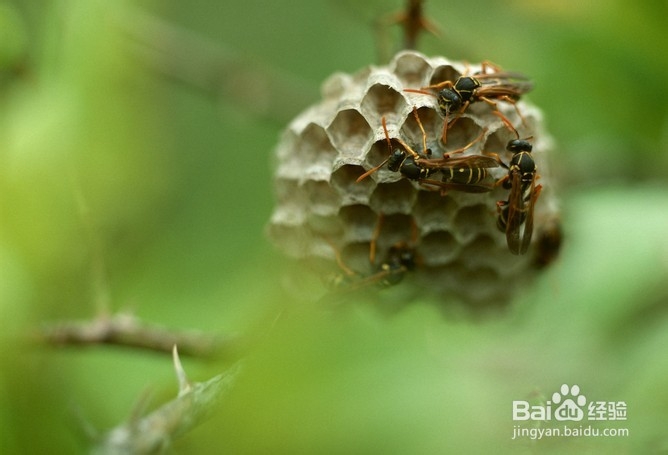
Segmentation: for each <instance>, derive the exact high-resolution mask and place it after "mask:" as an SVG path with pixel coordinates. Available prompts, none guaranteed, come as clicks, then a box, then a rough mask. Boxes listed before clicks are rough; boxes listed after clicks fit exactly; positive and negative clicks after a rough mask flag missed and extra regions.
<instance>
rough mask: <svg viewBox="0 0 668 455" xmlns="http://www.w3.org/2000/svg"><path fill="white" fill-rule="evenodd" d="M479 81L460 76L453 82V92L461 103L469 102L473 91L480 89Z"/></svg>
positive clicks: (470, 77)
mask: <svg viewBox="0 0 668 455" xmlns="http://www.w3.org/2000/svg"><path fill="white" fill-rule="evenodd" d="M481 86H482V84H480V81H479V80H478V79H476V78H475V77H472V76H462V77H460V78H459V79H457V82H455V90H456V91H457V92H459V96H460V98H461V100H462V101H463V102H466V101H469V100H470V99H471V97H472V96H473V92H474V91H475V89H477V88H479V87H481Z"/></svg>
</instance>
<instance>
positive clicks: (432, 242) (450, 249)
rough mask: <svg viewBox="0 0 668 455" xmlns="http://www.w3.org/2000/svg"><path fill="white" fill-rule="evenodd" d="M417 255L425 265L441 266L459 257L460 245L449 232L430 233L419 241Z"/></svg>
mask: <svg viewBox="0 0 668 455" xmlns="http://www.w3.org/2000/svg"><path fill="white" fill-rule="evenodd" d="M418 253H419V255H420V258H421V260H422V262H423V263H424V264H425V265H427V266H431V267H434V266H442V265H445V264H448V263H450V262H453V261H454V260H456V259H457V258H458V257H459V255H460V244H459V242H458V241H457V239H455V237H454V236H453V235H452V234H451V233H450V232H449V231H445V230H443V231H432V232H430V233H429V234H427V235H425V236H423V237H422V239H421V240H420V245H419V246H418Z"/></svg>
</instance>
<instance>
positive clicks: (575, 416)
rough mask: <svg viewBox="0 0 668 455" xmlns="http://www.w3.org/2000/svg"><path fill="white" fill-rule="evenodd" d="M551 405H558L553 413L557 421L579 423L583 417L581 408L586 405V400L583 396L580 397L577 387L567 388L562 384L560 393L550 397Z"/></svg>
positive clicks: (566, 385)
mask: <svg viewBox="0 0 668 455" xmlns="http://www.w3.org/2000/svg"><path fill="white" fill-rule="evenodd" d="M552 403H554V404H556V405H559V407H558V408H557V409H556V410H555V411H554V417H555V418H556V419H557V420H559V421H564V420H573V421H580V420H582V418H583V417H584V411H583V410H582V407H583V406H584V405H585V404H586V403H587V399H586V398H585V396H584V395H580V387H578V386H577V385H573V386H572V387H570V388H569V387H568V384H563V385H562V386H561V391H560V392H554V394H553V395H552ZM559 403H561V404H559Z"/></svg>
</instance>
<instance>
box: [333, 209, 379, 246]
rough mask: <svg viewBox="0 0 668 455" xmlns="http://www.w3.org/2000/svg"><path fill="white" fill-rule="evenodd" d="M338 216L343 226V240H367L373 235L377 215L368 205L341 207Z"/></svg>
mask: <svg viewBox="0 0 668 455" xmlns="http://www.w3.org/2000/svg"><path fill="white" fill-rule="evenodd" d="M339 218H340V219H341V221H342V224H343V228H344V233H343V238H344V241H346V242H359V241H366V242H368V241H369V240H371V237H373V231H374V229H375V228H376V222H377V215H376V213H375V212H374V211H373V210H371V208H369V206H368V205H363V204H356V205H347V206H344V207H341V209H340V210H339Z"/></svg>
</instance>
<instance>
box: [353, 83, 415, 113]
mask: <svg viewBox="0 0 668 455" xmlns="http://www.w3.org/2000/svg"><path fill="white" fill-rule="evenodd" d="M406 104H407V103H406V99H405V98H404V95H402V94H401V93H399V92H398V91H397V90H395V89H394V88H392V87H390V86H389V85H384V84H378V83H377V84H374V85H372V86H371V87H369V89H368V90H367V93H366V95H364V98H362V103H361V104H360V111H361V112H362V114H364V116H365V117H366V118H372V117H378V118H380V117H382V116H383V115H386V114H388V113H394V112H400V111H402V110H403V109H405V108H406Z"/></svg>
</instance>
